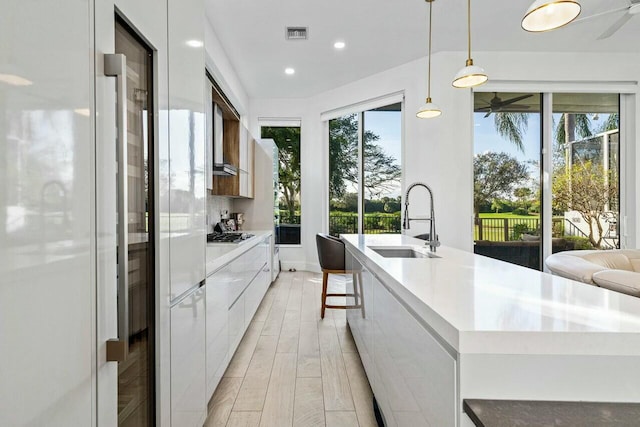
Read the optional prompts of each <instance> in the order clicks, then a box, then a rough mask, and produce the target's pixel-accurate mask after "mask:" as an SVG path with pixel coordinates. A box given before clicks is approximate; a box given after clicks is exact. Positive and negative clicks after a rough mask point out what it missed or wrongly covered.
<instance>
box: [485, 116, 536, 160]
mask: <svg viewBox="0 0 640 427" xmlns="http://www.w3.org/2000/svg"><path fill="white" fill-rule="evenodd" d="M493 123H494V125H495V128H496V131H497V132H498V134H499V135H500V136H501V137H503V138H505V139H508V140H509V141H511V142H512V143H513V144H514V145H515V146H516V147H518V149H519V150H520V151H521V152H523V153H524V143H523V141H522V138H523V135H524V133H525V132H527V129H528V128H529V115H528V114H527V113H511V112H496V113H494V114H493Z"/></svg>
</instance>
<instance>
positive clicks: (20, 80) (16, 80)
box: [0, 74, 33, 86]
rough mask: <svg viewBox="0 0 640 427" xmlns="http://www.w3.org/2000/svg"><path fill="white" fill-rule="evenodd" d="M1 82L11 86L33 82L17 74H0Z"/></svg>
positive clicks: (28, 84)
mask: <svg viewBox="0 0 640 427" xmlns="http://www.w3.org/2000/svg"><path fill="white" fill-rule="evenodd" d="M0 82H2V83H7V84H10V85H11V86H31V85H32V84H33V82H32V81H31V80H27V79H25V78H24V77H20V76H16V75H15V74H0Z"/></svg>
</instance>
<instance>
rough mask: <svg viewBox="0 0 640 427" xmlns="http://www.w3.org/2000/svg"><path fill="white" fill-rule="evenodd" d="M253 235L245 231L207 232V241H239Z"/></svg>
mask: <svg viewBox="0 0 640 427" xmlns="http://www.w3.org/2000/svg"><path fill="white" fill-rule="evenodd" d="M251 237H253V234H247V233H210V234H207V242H209V243H240V242H242V241H243V240H247V239H249V238H251Z"/></svg>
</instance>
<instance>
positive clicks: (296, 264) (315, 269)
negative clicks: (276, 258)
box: [280, 261, 322, 273]
mask: <svg viewBox="0 0 640 427" xmlns="http://www.w3.org/2000/svg"><path fill="white" fill-rule="evenodd" d="M280 268H281V269H282V271H289V269H291V268H293V269H295V270H296V271H310V272H312V273H321V272H322V270H321V269H320V264H318V263H315V262H313V263H307V262H304V261H280Z"/></svg>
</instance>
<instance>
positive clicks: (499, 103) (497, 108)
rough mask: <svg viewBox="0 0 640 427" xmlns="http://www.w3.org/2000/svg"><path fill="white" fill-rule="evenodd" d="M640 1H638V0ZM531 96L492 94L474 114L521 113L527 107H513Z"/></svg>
mask: <svg viewBox="0 0 640 427" xmlns="http://www.w3.org/2000/svg"><path fill="white" fill-rule="evenodd" d="M639 1H640V0H639ZM532 96H533V94H531V93H530V94H528V95H521V96H516V97H514V98H510V99H505V100H504V101H503V100H502V99H501V98H500V97H498V92H493V98H491V100H490V101H488V102H487V101H485V100H482V102H484V103H485V104H489V105H487V106H486V107H480V108H477V109H476V112H483V111H486V112H487V114H485V115H484V116H485V117H489V116H490V115H491V113H498V112H501V111H521V110H523V109H524V110H526V109H528V108H529V106H528V105H513V104H515V103H516V102H518V101H522V100H523V99H527V98H531V97H532Z"/></svg>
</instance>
